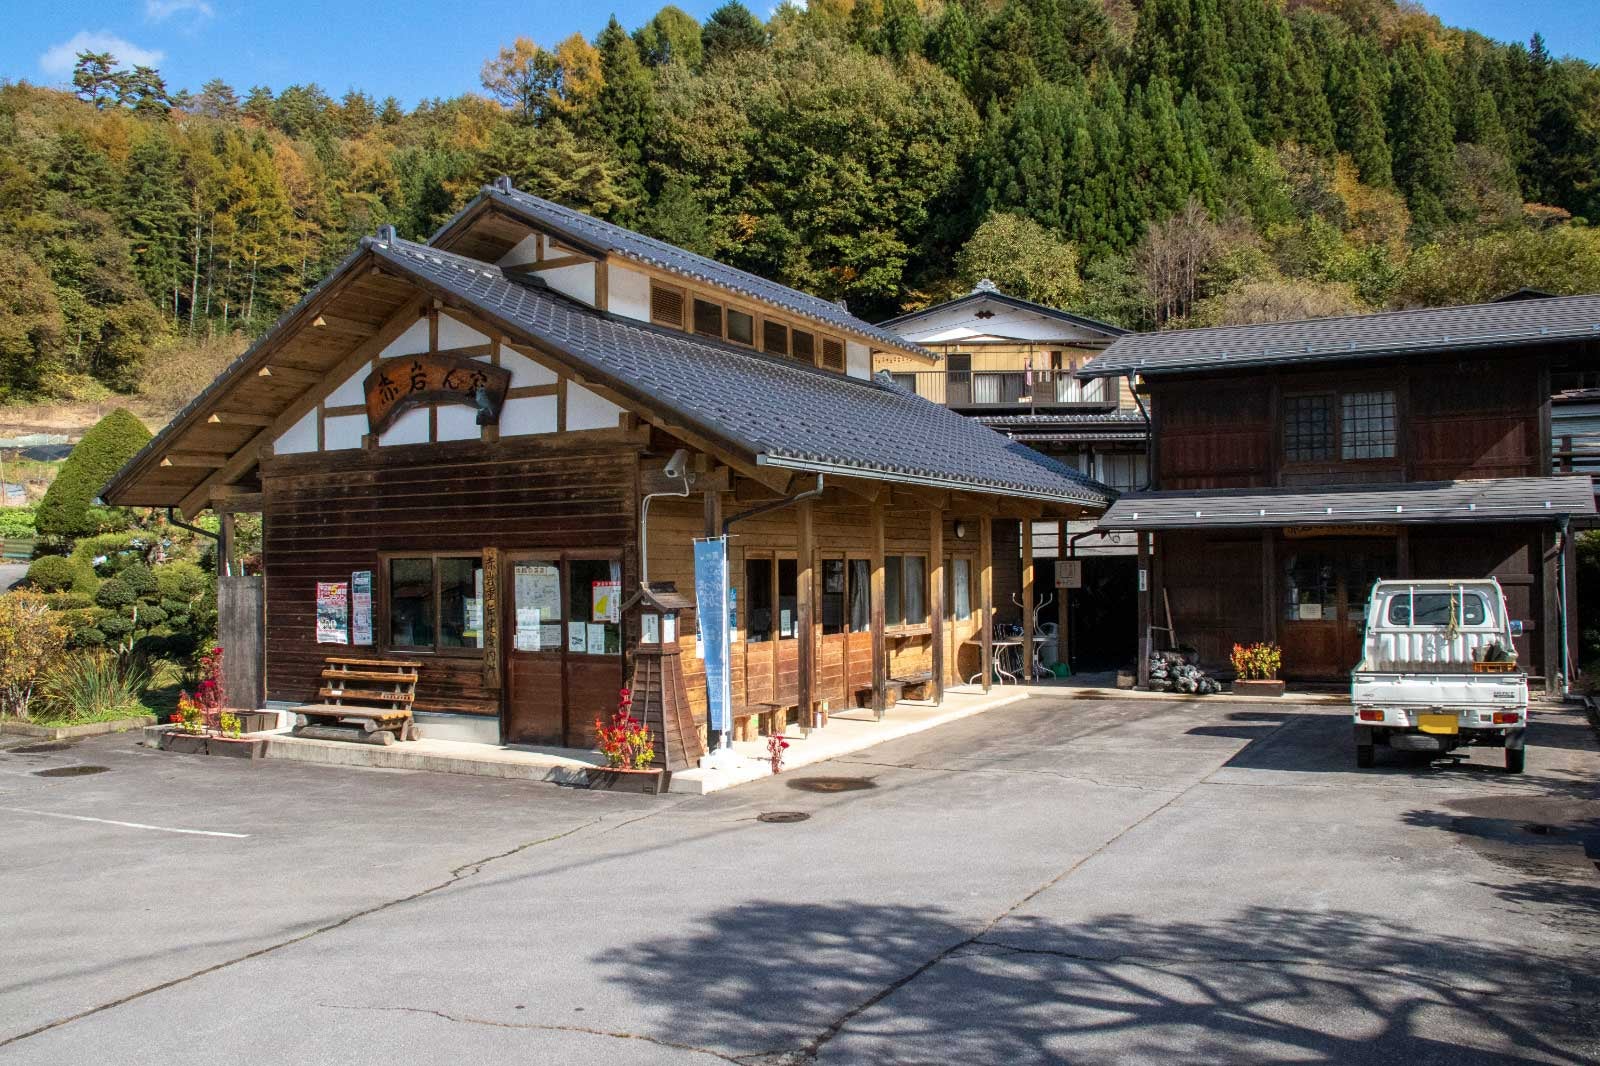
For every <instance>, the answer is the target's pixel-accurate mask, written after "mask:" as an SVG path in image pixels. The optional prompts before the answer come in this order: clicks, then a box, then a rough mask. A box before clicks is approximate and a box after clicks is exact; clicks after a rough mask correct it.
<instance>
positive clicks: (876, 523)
mask: <svg viewBox="0 0 1600 1066" xmlns="http://www.w3.org/2000/svg"><path fill="white" fill-rule="evenodd" d="M883 497H884V494H883V493H879V495H878V498H877V499H875V500H873V501H872V710H873V713H874V714H876V715H877V717H878V721H880V722H881V721H883V715H884V712H885V711H886V710H888V701H889V649H888V646H887V645H886V644H885V643H884V636H883V630H884V626H885V625H886V624H887V622H886V619H885V617H884V604H883V600H884V582H883V509H884V505H883Z"/></svg>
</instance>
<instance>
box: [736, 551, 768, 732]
mask: <svg viewBox="0 0 1600 1066" xmlns="http://www.w3.org/2000/svg"><path fill="white" fill-rule="evenodd" d="M738 584H739V594H738V596H737V603H738V608H737V609H738V612H739V614H738V620H737V623H736V625H737V632H738V634H739V635H740V636H741V637H742V638H743V639H742V640H740V641H739V644H738V645H737V646H736V647H735V649H734V653H735V654H739V655H742V657H743V660H744V706H747V707H748V706H751V705H753V704H757V703H771V702H773V701H775V700H776V699H777V698H778V696H777V687H776V685H777V676H776V667H777V661H776V659H775V657H774V655H775V650H776V645H775V642H776V640H777V637H778V633H777V629H778V619H777V608H776V605H775V604H774V602H773V599H774V596H775V587H776V584H777V575H776V572H775V567H774V560H773V557H772V555H771V554H770V553H761V552H745V553H744V565H743V572H742V574H741V575H740V580H739V582H738ZM739 702H740V701H739V694H738V693H737V692H736V693H734V703H735V704H737V703H739Z"/></svg>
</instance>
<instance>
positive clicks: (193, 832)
mask: <svg viewBox="0 0 1600 1066" xmlns="http://www.w3.org/2000/svg"><path fill="white" fill-rule="evenodd" d="M0 811H11V812H13V813H15V814H37V815H38V816H39V817H41V818H70V819H72V820H73V821H74V822H99V823H100V824H101V825H120V826H123V827H124V828H127V829H153V830H155V831H156V832H158V833H186V834H188V835H190V836H197V837H231V838H232V839H234V840H248V839H250V834H249V833H222V832H218V831H216V830H213V829H174V828H173V827H172V826H170V825H145V824H144V823H143V822H119V821H117V820H116V819H114V818H90V817H89V816H88V815H86V814H62V813H60V812H59V811H35V810H30V809H28V808H27V807H0Z"/></svg>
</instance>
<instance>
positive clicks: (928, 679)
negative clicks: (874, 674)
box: [855, 670, 933, 710]
mask: <svg viewBox="0 0 1600 1066" xmlns="http://www.w3.org/2000/svg"><path fill="white" fill-rule="evenodd" d="M932 694H933V671H931V670H924V671H923V672H922V673H920V674H906V675H905V676H903V677H891V678H889V679H887V680H886V681H884V683H883V706H884V709H885V710H887V709H888V708H890V707H893V706H894V705H895V704H897V703H899V702H900V700H901V699H902V698H903V699H908V700H925V699H927V698H928V697H929V696H931V695H932ZM855 695H856V706H857V707H871V706H872V686H871V685H860V686H858V687H857V688H856V690H855Z"/></svg>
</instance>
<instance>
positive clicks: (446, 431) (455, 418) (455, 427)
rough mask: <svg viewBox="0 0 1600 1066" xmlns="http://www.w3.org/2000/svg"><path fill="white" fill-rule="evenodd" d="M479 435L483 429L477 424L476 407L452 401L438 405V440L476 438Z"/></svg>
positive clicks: (481, 434)
mask: <svg viewBox="0 0 1600 1066" xmlns="http://www.w3.org/2000/svg"><path fill="white" fill-rule="evenodd" d="M481 436H483V430H482V428H481V427H480V426H479V425H478V409H477V408H476V407H463V406H461V405H460V404H454V403H445V404H440V405H439V439H440V440H477V439H478V438H479V437H481Z"/></svg>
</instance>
